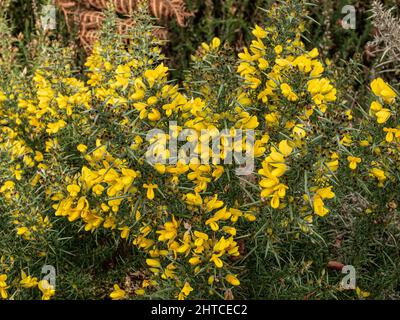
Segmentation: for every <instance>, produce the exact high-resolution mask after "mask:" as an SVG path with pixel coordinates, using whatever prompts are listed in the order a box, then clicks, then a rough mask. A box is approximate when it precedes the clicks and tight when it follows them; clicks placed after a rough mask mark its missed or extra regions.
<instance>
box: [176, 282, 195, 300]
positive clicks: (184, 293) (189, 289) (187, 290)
mask: <svg viewBox="0 0 400 320" xmlns="http://www.w3.org/2000/svg"><path fill="white" fill-rule="evenodd" d="M192 291H193V288H192V287H191V286H190V284H189V282H185V285H184V286H183V288H182V290H181V292H180V293H179V295H178V299H179V300H184V299H185V298H186V297H188V296H189V294H190V293H191V292H192Z"/></svg>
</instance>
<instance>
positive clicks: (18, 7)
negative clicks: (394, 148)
mask: <svg viewBox="0 0 400 320" xmlns="http://www.w3.org/2000/svg"><path fill="white" fill-rule="evenodd" d="M52 2H53V1H52V0H0V4H1V7H2V8H1V10H2V11H5V14H6V16H7V17H8V19H9V21H10V23H11V25H12V26H13V35H14V37H15V41H16V42H17V43H18V48H19V52H18V57H19V63H20V64H22V65H24V64H26V65H29V64H30V63H31V62H32V61H33V57H34V56H35V55H36V54H37V52H36V51H37V50H38V45H39V44H38V41H39V42H40V29H39V28H38V27H37V26H38V21H39V19H40V8H41V6H42V5H45V4H50V3H52ZM276 2H279V1H273V0H224V1H221V0H186V6H187V11H188V12H191V13H192V14H193V15H192V16H191V17H189V18H188V19H187V26H186V27H184V28H182V27H180V26H179V25H178V24H177V23H176V21H175V20H174V19H170V21H169V22H168V29H169V30H170V34H169V42H168V44H167V46H166V48H165V52H166V55H167V57H168V58H169V60H170V62H169V64H170V66H171V67H173V68H174V69H175V72H174V74H173V75H174V76H175V78H178V79H182V70H184V69H186V68H187V67H188V65H189V63H190V56H191V55H192V54H193V53H194V52H195V51H196V50H197V48H198V47H199V45H200V44H201V43H202V42H204V41H210V40H211V39H212V38H213V37H215V36H218V37H220V38H221V39H222V40H223V41H226V42H227V43H228V44H229V46H230V47H231V49H232V50H235V51H236V52H238V51H239V50H240V49H242V47H243V46H244V44H245V43H246V41H248V40H249V38H250V35H251V29H252V27H253V26H254V24H256V23H259V24H262V18H261V17H262V9H260V8H268V7H269V6H271V5H272V4H273V3H276ZM308 2H310V5H309V20H310V25H309V28H307V32H306V34H305V38H306V39H305V40H306V42H307V40H308V42H309V46H310V47H314V46H318V47H319V49H320V50H321V52H322V53H323V54H324V56H325V57H326V58H329V59H331V60H333V61H334V62H335V64H336V65H338V66H345V64H346V63H348V62H349V61H353V62H355V63H357V64H360V65H362V66H363V68H371V67H372V66H373V63H374V59H373V58H374V57H373V55H372V54H371V53H370V51H369V50H370V49H371V48H369V47H368V42H369V41H371V40H373V37H374V27H373V26H372V23H371V21H372V19H371V15H372V14H371V11H370V10H371V8H372V3H373V0H339V1H326V0H311V1H308ZM381 2H382V4H383V5H384V6H385V8H387V9H389V8H391V7H394V11H393V12H392V13H393V14H394V15H398V13H399V6H398V2H397V0H382V1H381ZM7 3H8V5H7ZM345 5H354V6H355V8H356V14H357V28H356V29H355V30H345V29H343V28H342V26H341V19H342V18H343V17H344V14H342V12H341V10H342V8H343V7H344V6H345ZM7 6H8V9H7V8H6V7H7ZM57 14H58V19H57V21H58V24H57V30H56V32H52V33H51V34H47V35H46V36H47V37H46V38H47V39H58V40H59V41H60V42H62V43H63V44H64V45H65V44H69V45H70V46H74V45H75V44H77V43H78V41H77V40H78V37H77V35H76V32H75V33H74V32H71V31H67V27H66V23H65V21H64V19H63V15H62V13H61V12H58V13H57ZM42 41H44V40H43V39H42ZM77 52H78V53H77V63H78V64H79V62H81V61H82V56H83V52H81V50H79V48H77ZM79 57H80V58H79ZM178 70H179V71H178ZM364 71H365V70H364Z"/></svg>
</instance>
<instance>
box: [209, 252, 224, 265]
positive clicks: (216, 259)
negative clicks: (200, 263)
mask: <svg viewBox="0 0 400 320" xmlns="http://www.w3.org/2000/svg"><path fill="white" fill-rule="evenodd" d="M210 261H212V262H214V264H215V266H216V267H217V268H222V267H223V265H224V263H223V261H222V260H221V259H220V258H219V255H216V254H213V255H212V256H211V259H210Z"/></svg>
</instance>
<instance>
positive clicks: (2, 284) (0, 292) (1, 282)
mask: <svg viewBox="0 0 400 320" xmlns="http://www.w3.org/2000/svg"><path fill="white" fill-rule="evenodd" d="M8 288H9V286H8V285H7V275H6V274H0V296H1V298H2V299H7V298H8V293H7V289H8Z"/></svg>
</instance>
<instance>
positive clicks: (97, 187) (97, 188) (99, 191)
mask: <svg viewBox="0 0 400 320" xmlns="http://www.w3.org/2000/svg"><path fill="white" fill-rule="evenodd" d="M92 190H93V192H94V193H95V194H96V195H98V196H101V194H102V193H103V191H104V187H103V186H102V185H101V184H96V185H95V186H94V187H93V189H92Z"/></svg>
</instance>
